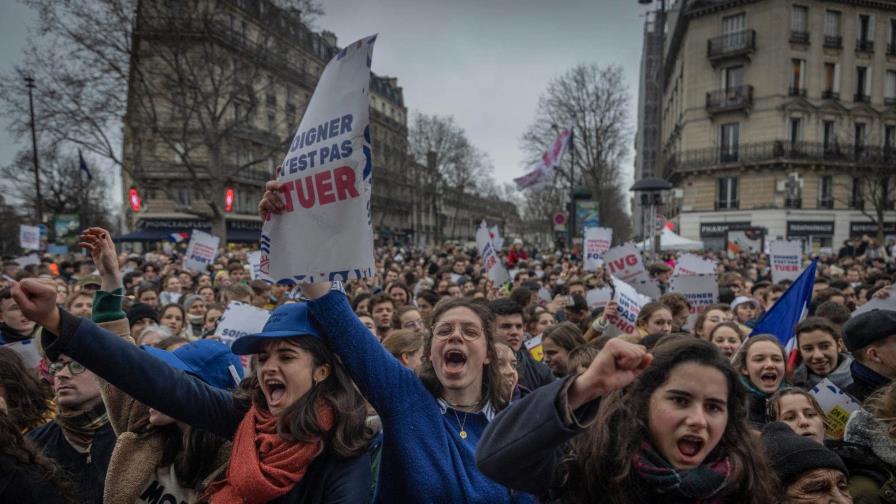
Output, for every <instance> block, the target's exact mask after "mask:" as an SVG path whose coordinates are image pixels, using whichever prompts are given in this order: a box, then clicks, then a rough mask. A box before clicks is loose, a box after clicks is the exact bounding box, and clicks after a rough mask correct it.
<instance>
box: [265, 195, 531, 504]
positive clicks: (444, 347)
mask: <svg viewBox="0 0 896 504" xmlns="http://www.w3.org/2000/svg"><path fill="white" fill-rule="evenodd" d="M278 188H279V184H278V183H276V182H268V184H267V192H266V193H265V197H264V199H263V200H262V201H261V203H260V204H259V211H260V212H261V213H262V215H265V216H266V215H267V213H268V212H278V211H280V210H282V201H281V200H280V198H279V197H278V196H276V195H275V193H276V192H278ZM302 292H303V294H304V295H305V296H306V297H307V298H309V299H311V301H310V302H309V303H308V306H309V308H310V311H311V313H312V314H313V315H314V319H315V320H316V321H317V323H318V325H319V327H320V328H321V336H322V337H323V339H324V340H325V341H327V343H328V344H329V345H331V346H332V347H333V349H334V351H335V352H336V353H337V354H338V355H339V357H340V358H341V359H342V362H343V363H344V364H345V368H346V370H347V371H348V372H349V374H350V375H351V377H352V379H353V380H354V382H355V383H356V384H357V385H358V388H359V389H360V390H361V393H363V394H364V397H365V398H366V399H367V400H368V401H369V402H370V404H371V405H373V407H374V409H376V411H377V413H379V415H380V419H381V420H382V426H383V454H382V465H381V469H380V475H379V489H378V501H379V502H384V503H392V502H396V503H397V502H427V503H442V502H444V503H456V502H489V503H510V502H535V500H534V497H532V496H531V495H527V494H522V493H520V492H515V491H513V490H510V489H508V488H507V487H505V486H503V485H500V484H498V483H495V482H494V481H492V480H490V479H489V478H488V477H486V476H485V475H484V474H482V472H480V471H479V469H478V468H477V467H476V460H475V451H476V443H477V442H478V441H479V437H480V436H481V435H482V432H483V431H484V430H485V426H486V425H487V424H488V422H489V421H491V419H492V418H493V417H494V415H495V413H496V412H497V411H500V410H501V409H503V408H504V407H505V406H506V403H507V402H506V398H505V397H504V396H503V394H502V388H503V386H502V380H503V378H502V377H501V374H500V370H499V368H498V363H497V353H496V351H495V336H494V321H495V319H494V315H493V314H492V313H491V311H489V310H488V308H486V307H485V306H483V305H481V304H478V303H473V302H471V301H469V300H466V299H464V298H448V299H444V300H442V301H439V303H438V304H437V305H436V306H435V308H434V310H433V312H432V316H431V319H430V326H431V328H432V335H431V336H430V337H429V338H427V340H426V342H425V344H424V349H423V355H425V356H426V359H424V361H423V363H422V365H421V366H420V368H419V370H418V371H417V373H416V374H415V373H414V372H413V371H411V370H410V369H408V368H406V367H404V366H403V365H402V364H401V363H400V362H398V360H396V359H395V358H393V357H392V356H391V355H390V354H389V353H388V352H387V351H386V349H384V348H383V346H382V345H381V344H380V342H379V341H378V340H377V338H376V337H375V336H374V335H373V334H371V332H370V331H369V330H368V329H367V327H365V326H364V324H362V323H361V321H360V320H358V317H356V316H355V314H354V312H353V311H352V308H351V306H350V305H349V303H348V300H347V299H346V296H345V295H344V294H342V293H341V292H339V291H338V290H331V289H330V284H329V283H316V284H306V285H304V286H303V288H302Z"/></svg>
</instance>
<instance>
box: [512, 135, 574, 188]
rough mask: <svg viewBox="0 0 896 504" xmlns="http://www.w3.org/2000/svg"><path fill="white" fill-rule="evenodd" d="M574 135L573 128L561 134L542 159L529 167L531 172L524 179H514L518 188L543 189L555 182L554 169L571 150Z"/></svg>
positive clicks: (543, 154)
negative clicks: (570, 140)
mask: <svg viewBox="0 0 896 504" xmlns="http://www.w3.org/2000/svg"><path fill="white" fill-rule="evenodd" d="M571 135H572V127H569V128H566V129H564V130H563V131H561V132H560V136H558V137H557V138H556V139H554V142H553V143H552V144H551V148H550V149H548V150H546V151H545V152H544V153H542V155H541V159H539V160H538V161H536V162H534V163H532V164H531V165H530V166H529V172H528V173H526V174H525V175H523V176H522V177H517V178H515V179H513V181H514V182H515V183H516V188H517V189H518V190H520V191H522V190H523V189H541V188H543V187H547V186H549V185H551V184H552V183H553V182H554V168H555V167H556V166H557V165H558V164H559V163H560V159H561V158H562V157H563V155H564V154H566V151H567V150H568V149H569V139H570V136H571Z"/></svg>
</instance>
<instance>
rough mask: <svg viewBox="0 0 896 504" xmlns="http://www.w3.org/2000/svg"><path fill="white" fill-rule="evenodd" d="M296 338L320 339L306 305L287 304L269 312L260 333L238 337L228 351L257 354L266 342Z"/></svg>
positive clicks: (240, 353) (239, 353)
mask: <svg viewBox="0 0 896 504" xmlns="http://www.w3.org/2000/svg"><path fill="white" fill-rule="evenodd" d="M296 336H314V337H316V338H320V332H318V330H317V326H316V325H315V324H314V321H313V320H312V318H311V312H310V311H309V310H308V305H306V304H305V303H289V304H285V305H280V306H278V307H277V308H276V309H275V310H274V311H272V312H271V316H270V317H268V321H267V322H266V323H265V325H264V328H263V329H262V330H261V332H260V333H256V334H247V335H245V336H240V337H239V338H237V339H236V340H235V341H234V342H233V344H232V345H230V350H231V351H232V352H233V353H235V354H237V355H250V354H257V353H258V352H260V351H261V345H262V344H263V343H264V342H266V341H270V340H272V339H278V338H294V337H296Z"/></svg>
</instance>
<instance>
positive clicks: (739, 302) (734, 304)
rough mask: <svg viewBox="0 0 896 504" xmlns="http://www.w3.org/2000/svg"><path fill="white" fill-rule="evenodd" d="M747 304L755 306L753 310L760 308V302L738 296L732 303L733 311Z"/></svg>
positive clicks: (748, 297)
mask: <svg viewBox="0 0 896 504" xmlns="http://www.w3.org/2000/svg"><path fill="white" fill-rule="evenodd" d="M745 303H750V304H751V305H753V308H759V301H756V300H755V299H753V298H751V297H750V296H737V297H736V298H734V301H732V302H731V309H732V310H733V309H735V308H737V306H738V305H742V304H745Z"/></svg>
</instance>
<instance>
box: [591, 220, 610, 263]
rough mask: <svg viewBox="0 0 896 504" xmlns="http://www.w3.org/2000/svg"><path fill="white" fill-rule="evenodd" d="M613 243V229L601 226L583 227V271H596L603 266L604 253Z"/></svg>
mask: <svg viewBox="0 0 896 504" xmlns="http://www.w3.org/2000/svg"><path fill="white" fill-rule="evenodd" d="M612 243H613V230H612V229H610V228H602V227H589V228H585V271H597V268H599V267H601V266H603V264H604V262H603V257H604V254H606V253H607V251H608V250H610V245H611V244H612Z"/></svg>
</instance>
